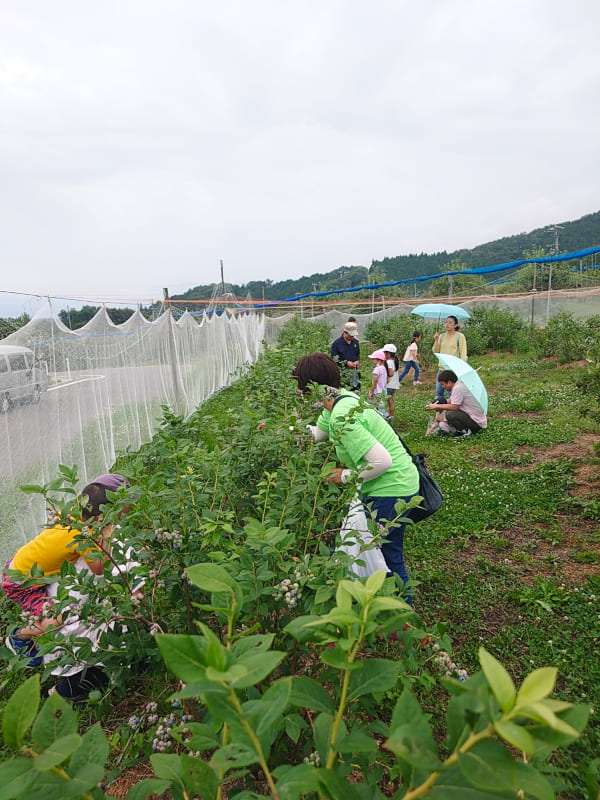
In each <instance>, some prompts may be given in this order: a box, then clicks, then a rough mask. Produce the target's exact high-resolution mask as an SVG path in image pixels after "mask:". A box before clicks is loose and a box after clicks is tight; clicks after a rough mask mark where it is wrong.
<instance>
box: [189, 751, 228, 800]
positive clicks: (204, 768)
mask: <svg viewBox="0 0 600 800" xmlns="http://www.w3.org/2000/svg"><path fill="white" fill-rule="evenodd" d="M181 769H182V772H183V776H184V777H183V782H184V784H185V788H186V791H187V793H188V795H187V796H193V797H202V798H203V800H214V798H216V797H217V795H218V790H219V780H218V777H217V775H216V774H215V772H214V770H213V769H211V767H210V765H209V764H207V763H206V761H203V760H202V759H201V758H195V757H194V756H189V755H188V754H187V753H183V754H182V756H181Z"/></svg>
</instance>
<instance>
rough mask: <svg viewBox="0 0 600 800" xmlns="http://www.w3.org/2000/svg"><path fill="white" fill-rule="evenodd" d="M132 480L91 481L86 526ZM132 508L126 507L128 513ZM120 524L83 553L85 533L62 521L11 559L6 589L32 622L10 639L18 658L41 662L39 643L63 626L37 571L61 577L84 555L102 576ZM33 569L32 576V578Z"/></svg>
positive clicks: (106, 530) (107, 477)
mask: <svg viewBox="0 0 600 800" xmlns="http://www.w3.org/2000/svg"><path fill="white" fill-rule="evenodd" d="M123 484H125V485H126V486H129V483H128V481H127V480H126V478H124V477H123V476H122V475H117V474H107V475H100V476H99V477H97V478H95V479H94V480H93V481H92V482H91V483H89V484H88V485H87V486H86V487H85V488H84V489H83V491H82V493H81V500H82V513H81V518H82V521H83V522H86V523H92V522H101V520H102V515H101V510H100V509H101V507H102V506H106V505H107V504H108V503H109V500H108V498H107V495H106V492H107V491H109V492H116V491H117V489H118V488H119V487H120V486H122V485H123ZM124 510H125V511H126V510H127V506H126V507H125V509H124ZM114 529H115V525H105V526H104V527H103V528H102V529H101V535H100V541H99V543H100V545H101V547H99V546H98V545H97V544H96V543H95V542H91V541H90V546H89V548H88V549H85V550H82V546H81V539H79V540H78V539H77V538H76V537H78V536H79V535H80V532H79V531H78V530H77V529H76V528H71V527H70V526H69V525H68V524H64V523H58V524H56V525H54V526H53V527H50V528H46V529H44V530H43V531H42V532H41V533H39V534H38V535H37V536H36V537H35V538H34V539H32V540H31V541H29V542H27V543H26V544H24V545H23V546H22V547H20V548H19V549H18V550H17V552H16V553H15V555H14V556H13V557H12V558H10V559H9V560H8V561H7V563H6V565H5V566H4V570H3V573H2V590H3V592H4V594H5V595H6V596H7V597H8V599H9V600H12V601H13V602H15V603H17V605H19V606H20V607H21V609H22V610H23V611H24V612H25V614H26V615H27V617H28V622H27V623H26V624H25V625H24V626H22V627H17V628H14V630H12V631H11V632H10V633H9V635H8V636H7V637H6V646H7V647H8V649H9V650H11V651H12V652H13V653H15V655H19V656H22V657H24V658H26V659H27V666H28V667H37V666H39V665H40V664H41V663H42V657H41V656H40V655H39V651H38V647H37V644H36V639H37V638H38V637H39V636H42V635H43V634H44V633H45V632H46V631H47V630H49V629H50V628H57V627H60V626H61V625H62V619H61V617H60V615H58V616H55V615H53V614H52V606H53V603H54V601H53V600H52V598H50V597H49V592H48V585H49V583H50V582H49V581H48V580H45V581H41V582H39V583H36V582H35V575H36V572H37V574H39V572H40V571H41V573H42V577H44V578H47V577H48V576H52V575H58V574H60V571H61V567H62V565H63V564H64V563H65V562H66V561H71V562H76V561H77V560H78V559H79V558H80V557H81V558H82V559H83V560H84V562H85V563H86V565H87V568H89V569H90V570H91V571H92V572H93V573H94V574H96V575H100V574H102V571H103V567H104V560H105V553H104V552H103V550H102V548H103V549H104V550H109V549H110V540H111V536H112V534H113V531H114ZM32 570H33V574H32Z"/></svg>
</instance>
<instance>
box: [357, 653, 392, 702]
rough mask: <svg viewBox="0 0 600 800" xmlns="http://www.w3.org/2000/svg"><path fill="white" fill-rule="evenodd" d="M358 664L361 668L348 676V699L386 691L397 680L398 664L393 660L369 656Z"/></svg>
mask: <svg viewBox="0 0 600 800" xmlns="http://www.w3.org/2000/svg"><path fill="white" fill-rule="evenodd" d="M360 664H361V668H360V669H358V670H356V671H355V672H353V673H352V676H351V678H350V688H349V691H348V699H349V700H356V698H358V697H361V696H362V695H364V694H369V693H370V694H377V693H378V692H387V691H388V690H389V689H392V688H393V687H394V686H395V685H396V683H397V682H398V664H397V663H396V662H394V661H387V660H384V659H374V658H369V659H367V660H366V661H361V662H360Z"/></svg>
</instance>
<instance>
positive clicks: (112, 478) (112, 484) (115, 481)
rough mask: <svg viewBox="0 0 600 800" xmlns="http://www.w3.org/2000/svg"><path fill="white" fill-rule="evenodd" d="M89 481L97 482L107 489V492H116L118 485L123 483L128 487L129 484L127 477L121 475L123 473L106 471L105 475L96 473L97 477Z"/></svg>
mask: <svg viewBox="0 0 600 800" xmlns="http://www.w3.org/2000/svg"><path fill="white" fill-rule="evenodd" d="M90 483H97V484H99V485H100V486H104V488H105V489H108V491H109V492H116V491H117V489H118V488H119V486H122V485H123V484H125V486H127V487H129V486H131V484H130V483H129V481H128V480H127V478H125V477H123V475H117V474H116V473H111V472H109V473H107V474H106V475H98V477H97V478H94V480H93V481H90Z"/></svg>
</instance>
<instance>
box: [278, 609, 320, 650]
mask: <svg viewBox="0 0 600 800" xmlns="http://www.w3.org/2000/svg"><path fill="white" fill-rule="evenodd" d="M320 619H321V617H319V616H317V615H316V614H305V615H303V616H301V617H296V618H295V619H293V620H292V621H291V622H288V624H287V625H286V626H285V628H284V631H285V632H286V633H288V634H289V635H290V636H292V637H293V638H294V639H296V641H298V642H302V643H303V644H304V643H306V642H315V641H316V642H320V641H330V640H331V637H330V636H329V635H328V634H327V633H325V632H323V631H319V630H317V629H316V628H313V627H312V626H311V623H313V622H317V621H318V620H320Z"/></svg>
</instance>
